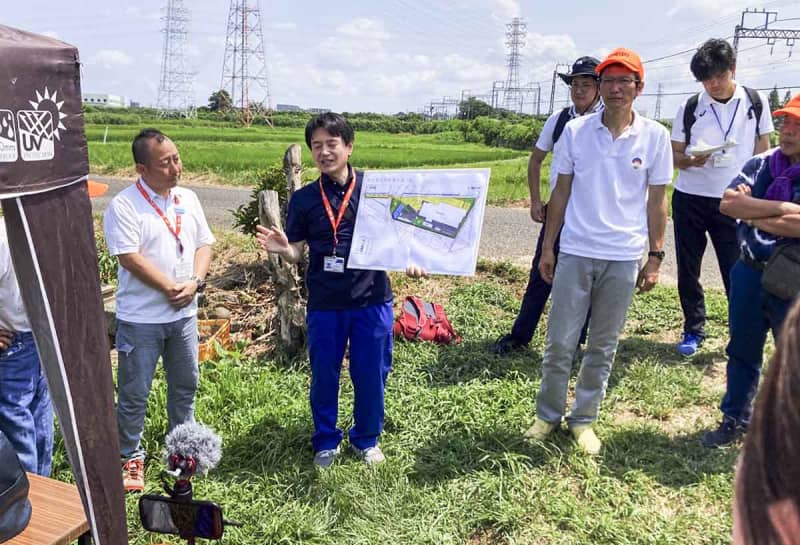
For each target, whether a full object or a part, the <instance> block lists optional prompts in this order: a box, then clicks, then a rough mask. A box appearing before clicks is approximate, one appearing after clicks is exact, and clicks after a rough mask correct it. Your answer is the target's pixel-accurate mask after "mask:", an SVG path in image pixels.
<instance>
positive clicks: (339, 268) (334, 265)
mask: <svg viewBox="0 0 800 545" xmlns="http://www.w3.org/2000/svg"><path fill="white" fill-rule="evenodd" d="M323 268H324V270H325V272H332V273H340V274H341V273H343V272H344V258H343V257H338V256H335V255H330V256H325V260H324V262H323Z"/></svg>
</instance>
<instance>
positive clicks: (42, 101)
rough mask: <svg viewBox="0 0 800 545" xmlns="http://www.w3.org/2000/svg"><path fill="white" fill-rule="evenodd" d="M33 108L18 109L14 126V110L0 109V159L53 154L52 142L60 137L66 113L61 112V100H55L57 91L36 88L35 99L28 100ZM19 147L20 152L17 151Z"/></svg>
mask: <svg viewBox="0 0 800 545" xmlns="http://www.w3.org/2000/svg"><path fill="white" fill-rule="evenodd" d="M28 102H29V103H30V105H31V107H32V108H33V109H32V110H18V111H17V115H16V126H15V124H14V121H15V119H14V113H13V112H11V111H10V110H0V162H7V163H8V162H14V161H17V160H18V159H19V158H20V157H21V158H22V160H23V161H48V160H50V159H52V158H53V157H55V155H56V152H55V141H56V140H61V132H60V131H62V130H67V128H66V127H65V126H64V124H63V123H62V122H61V121H62V120H63V119H64V118H66V117H67V114H65V113H63V112H62V111H61V108H62V107H63V106H64V101H63V100H62V101H60V102H59V101H58V91H53V94H50V90H49V89H48V88H47V87H45V88H44V92H43V93H41V92H39V91H36V100H29V101H28ZM17 150H19V151H17Z"/></svg>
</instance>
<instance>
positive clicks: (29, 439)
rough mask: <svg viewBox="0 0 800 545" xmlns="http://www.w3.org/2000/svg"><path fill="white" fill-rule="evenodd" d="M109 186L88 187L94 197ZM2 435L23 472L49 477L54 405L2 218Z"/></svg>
mask: <svg viewBox="0 0 800 545" xmlns="http://www.w3.org/2000/svg"><path fill="white" fill-rule="evenodd" d="M107 189H108V186H107V185H106V184H101V183H97V182H88V192H89V196H90V197H98V196H100V195H102V194H103V193H105V192H106V190H107ZM0 431H2V432H3V434H4V435H5V436H6V437H7V438H8V441H9V442H10V443H11V445H12V446H13V447H14V450H15V451H16V453H17V457H18V458H19V461H20V462H21V463H22V467H24V468H25V471H29V472H31V473H36V474H38V475H43V476H45V477H49V476H50V465H51V461H52V458H53V405H52V402H51V401H50V391H49V390H48V388H47V380H46V378H45V374H44V369H43V368H42V363H41V361H40V360H39V352H38V351H37V349H36V342H35V340H34V338H33V332H32V330H31V323H30V321H29V319H28V313H27V311H26V310H25V305H24V304H23V302H22V294H21V293H20V289H19V283H18V282H17V277H16V274H15V272H14V264H13V263H12V262H11V253H10V248H9V247H8V236H7V234H6V223H5V220H4V218H3V217H2V215H0Z"/></svg>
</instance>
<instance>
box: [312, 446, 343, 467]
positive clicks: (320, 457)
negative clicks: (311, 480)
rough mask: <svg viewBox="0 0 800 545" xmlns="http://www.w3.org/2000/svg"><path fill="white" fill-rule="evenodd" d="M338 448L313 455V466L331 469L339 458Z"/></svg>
mask: <svg viewBox="0 0 800 545" xmlns="http://www.w3.org/2000/svg"><path fill="white" fill-rule="evenodd" d="M339 452H340V450H339V447H336V448H330V449H326V450H320V451H319V452H316V453H315V454H314V465H315V466H318V467H331V465H333V462H334V461H335V460H336V458H338V457H339Z"/></svg>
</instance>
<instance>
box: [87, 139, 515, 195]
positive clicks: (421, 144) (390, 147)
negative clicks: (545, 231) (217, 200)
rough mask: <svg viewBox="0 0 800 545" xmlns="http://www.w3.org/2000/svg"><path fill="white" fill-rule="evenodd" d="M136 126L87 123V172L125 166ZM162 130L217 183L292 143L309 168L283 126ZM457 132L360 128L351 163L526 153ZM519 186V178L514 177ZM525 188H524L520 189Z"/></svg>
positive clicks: (437, 161)
mask: <svg viewBox="0 0 800 545" xmlns="http://www.w3.org/2000/svg"><path fill="white" fill-rule="evenodd" d="M138 129H139V128H138V127H109V130H108V137H107V140H106V143H105V144H104V143H103V137H104V134H105V127H104V126H96V125H88V126H87V127H86V135H87V138H88V141H89V161H90V163H91V166H92V171H93V172H96V173H99V174H103V173H116V172H119V171H124V170H126V169H130V168H131V166H132V165H131V158H130V142H131V141H132V140H133V137H134V136H135V135H136V133H137V131H138ZM164 130H165V131H166V132H167V133H168V134H169V135H170V136H171V137H172V138H173V139H174V140H175V142H176V143H177V144H178V146H179V148H180V150H181V156H182V158H183V162H184V168H185V169H186V172H187V174H190V175H195V176H212V177H214V178H215V179H217V180H218V181H222V182H227V183H231V184H239V185H246V184H250V183H252V182H253V179H254V178H253V177H254V176H256V175H257V172H258V170H259V169H260V168H264V167H266V166H268V165H271V164H274V163H276V162H279V161H281V160H282V158H283V153H284V152H285V151H286V148H287V147H288V146H289V145H290V144H292V143H298V144H301V145H302V146H303V163H304V165H306V167H311V166H312V160H311V155H310V153H309V152H308V149H307V148H306V146H305V140H304V136H303V131H302V130H300V129H285V128H276V129H268V128H263V127H259V128H248V129H244V128H229V127H208V128H205V127H180V126H166V127H164ZM458 140H459V135H457V134H456V135H453V134H451V133H439V134H432V135H419V136H412V135H398V134H388V133H369V132H362V133H358V134H357V135H356V143H355V152H354V154H353V159H352V161H353V164H354V165H355V166H357V167H359V168H365V169H368V168H373V169H378V168H380V169H392V168H427V167H431V168H436V167H439V168H441V167H444V166H476V164H478V163H480V164H481V165H484V164H488V165H493V164H494V163H495V162H504V161H507V160H510V159H520V158H524V157H526V156H527V153H526V152H522V151H516V150H511V149H506V148H491V147H488V146H483V145H479V144H469V143H464V142H459V141H458ZM518 182H519V184H520V185H521V186H523V188H524V186H525V183H526V182H525V177H524V176H522V178H520V179H519V180H518ZM526 191H527V190H526Z"/></svg>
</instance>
